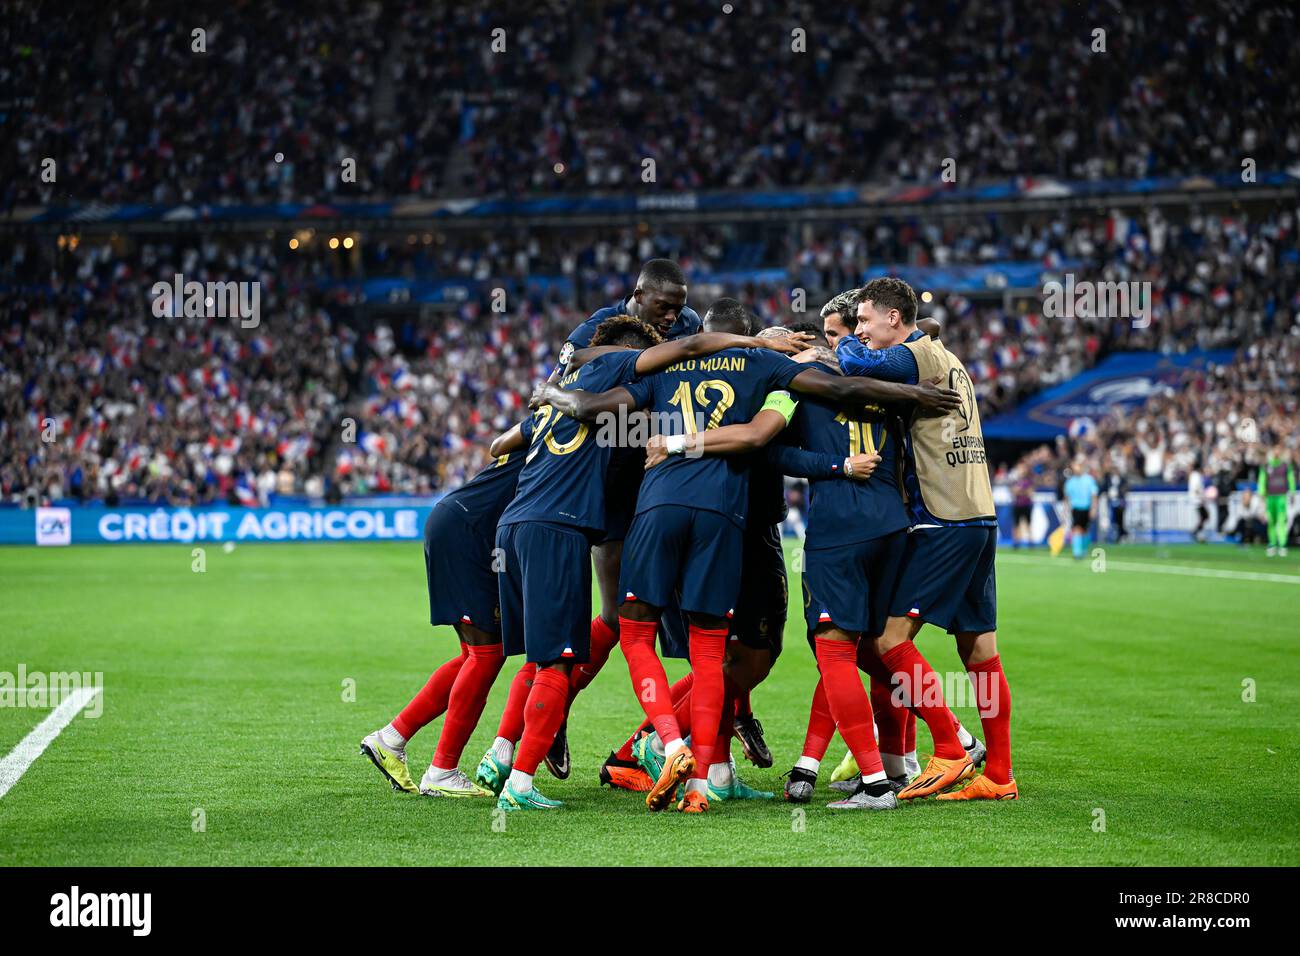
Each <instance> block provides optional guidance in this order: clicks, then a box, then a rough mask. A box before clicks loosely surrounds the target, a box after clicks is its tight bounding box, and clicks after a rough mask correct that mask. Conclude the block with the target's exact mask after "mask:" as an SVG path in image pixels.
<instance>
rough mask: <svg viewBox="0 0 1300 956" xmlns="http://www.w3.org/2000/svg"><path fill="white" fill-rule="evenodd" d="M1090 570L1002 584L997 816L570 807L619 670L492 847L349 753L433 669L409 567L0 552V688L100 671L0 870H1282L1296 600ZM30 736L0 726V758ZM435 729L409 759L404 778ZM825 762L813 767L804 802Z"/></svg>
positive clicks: (1219, 558) (26, 724) (1045, 566)
mask: <svg viewBox="0 0 1300 956" xmlns="http://www.w3.org/2000/svg"><path fill="white" fill-rule="evenodd" d="M1107 557H1108V565H1107V569H1106V571H1105V573H1096V572H1094V570H1093V568H1092V567H1091V564H1090V563H1089V562H1085V563H1083V564H1075V563H1073V562H1072V561H1071V560H1070V559H1069V558H1068V556H1062V557H1060V558H1057V559H1055V560H1053V559H1050V558H1048V557H1047V556H1046V555H1044V554H1034V555H1028V554H1025V555H1020V554H1009V553H1007V552H1005V551H1004V552H1003V553H1002V555H1001V556H1000V562H999V580H998V590H999V597H1000V601H999V603H1000V610H1001V615H1000V617H1001V629H1000V638H1001V641H1000V645H1001V647H1000V649H1001V652H1002V657H1003V661H1004V664H1005V666H1006V670H1007V673H1008V675H1009V678H1010V680H1011V686H1012V691H1013V694H1014V717H1013V744H1014V748H1015V769H1016V776H1017V779H1018V780H1019V782H1020V786H1021V793H1022V799H1021V800H1020V801H1019V802H1017V803H1002V804H976V805H965V804H955V805H954V804H942V803H937V802H935V801H933V800H930V801H925V802H922V803H918V804H914V805H907V806H904V807H903V808H901V809H900V810H898V811H897V812H893V813H883V814H864V813H850V814H836V813H834V812H833V811H829V810H827V809H825V807H824V804H825V803H826V802H827V801H828V800H830V799H832V797H833V793H832V791H829V790H827V789H819V792H818V794H817V800H816V801H815V802H814V803H813V804H812V805H811V806H809V807H807V809H806V815H805V816H803V817H802V818H800V816H799V815H798V814H796V813H794V812H793V808H792V807H791V806H789V805H787V804H785V803H783V802H781V801H779V800H778V801H776V802H772V803H745V804H721V805H715V807H714V809H713V810H712V811H711V812H710V813H709V814H708V815H707V816H705V817H702V818H684V817H681V816H680V815H678V814H675V813H664V814H659V815H651V814H648V813H647V812H646V811H645V808H644V805H643V803H642V800H641V797H640V796H638V795H634V794H629V793H623V792H610V791H609V790H607V789H603V788H600V787H599V786H598V784H597V781H596V771H597V768H598V766H599V764H600V762H601V760H602V759H603V758H604V757H605V755H606V754H607V753H608V752H609V750H610V748H611V747H612V746H614V745H616V744H617V743H619V742H620V741H621V740H622V739H623V738H624V737H625V736H626V735H627V733H628V732H629V730H630V728H631V727H632V726H634V725H635V723H636V722H637V720H638V719H639V716H638V714H639V711H638V710H637V706H636V703H635V701H634V699H633V697H632V694H631V690H630V686H629V682H628V678H627V670H626V667H625V665H624V663H623V660H622V657H621V655H619V654H617V653H616V654H615V655H614V657H613V658H612V659H611V661H610V664H609V666H608V667H607V668H606V670H605V671H604V673H602V674H601V675H600V677H599V678H598V679H597V680H596V682H595V683H594V684H593V685H592V686H591V688H590V689H589V690H588V691H587V692H586V693H585V694H584V695H583V696H582V697H580V698H579V699H578V701H577V702H576V704H575V706H574V713H573V715H572V718H571V720H570V739H571V746H572V752H573V775H572V777H571V778H570V779H569V780H568V781H564V782H558V781H554V780H551V779H550V778H549V777H548V776H547V775H546V772H545V770H542V771H541V772H540V776H539V778H538V780H539V785H540V786H541V788H542V790H543V791H544V792H545V793H546V794H547V795H548V796H551V797H554V798H558V799H561V800H563V801H565V804H566V806H565V808H564V809H563V810H562V811H559V812H556V813H552V814H545V815H537V814H513V815H509V816H507V817H506V818H505V827H504V830H502V831H500V832H498V831H497V830H494V828H493V825H492V824H493V819H492V818H493V814H492V813H491V808H492V806H493V803H492V802H491V801H488V800H482V801H468V800H464V801H453V800H435V799H428V798H422V797H415V796H409V795H405V794H397V793H394V792H392V791H391V790H390V789H389V787H388V785H387V784H386V783H385V782H384V781H383V780H381V779H380V777H379V774H378V773H377V772H376V771H375V769H374V768H373V767H372V766H371V765H370V763H369V762H368V761H366V760H365V758H363V757H361V756H359V755H358V753H357V744H358V741H359V740H360V739H361V737H362V736H363V735H364V734H365V733H367V732H368V731H370V730H373V729H374V728H376V727H379V726H381V725H383V724H384V723H385V722H387V721H388V720H389V719H391V717H392V716H393V714H394V713H396V711H397V710H398V709H399V708H400V707H401V706H402V705H403V704H405V703H406V701H407V699H408V698H409V697H410V695H411V694H412V693H413V692H414V691H415V690H416V689H417V688H418V687H420V686H421V684H422V683H423V682H424V680H425V679H426V677H427V675H428V673H429V671H430V670H432V669H433V668H434V667H435V666H437V665H438V664H440V663H442V661H443V660H445V659H446V658H447V657H448V656H449V655H450V654H451V653H452V651H453V648H454V647H455V644H454V638H453V635H452V632H451V630H450V629H448V628H439V629H436V630H434V629H431V628H429V627H428V626H427V625H426V624H424V621H425V619H426V618H425V614H426V605H425V595H424V584H423V566H422V557H421V553H420V547H419V545H418V544H391V543H383V544H364V545H359V544H322V545H307V544H285V545H274V544H266V545H242V546H240V547H239V548H237V549H236V550H234V551H233V552H231V553H228V554H227V553H224V552H223V551H222V549H221V548H220V547H209V548H208V549H207V570H206V572H205V573H201V574H199V573H193V572H192V571H191V560H192V559H191V555H190V548H189V546H137V547H123V548H95V547H83V548H74V549H67V550H59V549H40V550H34V549H26V548H21V549H20V548H10V549H0V671H9V672H15V671H16V670H17V667H18V665H19V664H20V663H22V664H25V665H26V667H27V669H28V671H29V672H33V671H44V672H50V671H67V670H78V671H102V672H103V673H104V686H105V690H104V695H105V696H104V706H103V714H102V716H101V717H99V718H98V719H86V718H85V717H78V718H77V719H75V720H74V721H73V722H72V723H71V724H70V725H69V726H68V727H67V728H66V729H65V730H64V731H63V733H62V734H61V735H60V736H59V737H58V738H57V739H56V740H54V742H53V743H52V744H51V745H50V746H49V748H48V749H47V750H46V751H45V753H44V754H43V755H42V756H41V757H40V758H39V759H37V760H36V762H35V763H34V764H33V765H32V766H31V767H30V769H29V770H28V771H27V773H26V774H25V775H24V776H23V777H22V778H21V779H20V780H19V781H18V783H17V784H16V785H15V786H14V787H13V789H12V790H11V791H10V792H9V793H8V794H7V795H6V796H4V797H3V798H2V799H0V865H4V866H10V865H15V864H18V865H23V864H68V865H120V864H141V865H145V864H163V865H171V864H186V865H232V864H335V865H353V864H366V865H370V864H398V865H463V864H477V865H522V864H578V865H601V866H609V865H639V864H689V863H707V864H795V865H798V864H822V865H836V864H859V865H882V864H891V865H898V864H902V865H912V864H948V865H961V864H1006V865H1024V864H1066V865H1082V864H1103V865H1127V866H1133V865H1202V864H1272V865H1279V864H1280V865H1292V866H1294V865H1296V864H1298V863H1300V829H1298V828H1297V827H1296V825H1295V824H1296V820H1297V819H1300V794H1298V793H1297V790H1296V785H1295V781H1296V778H1297V770H1298V769H1300V760H1298V759H1297V758H1298V756H1300V745H1298V743H1297V731H1298V730H1300V720H1297V715H1298V714H1300V654H1297V645H1296V638H1297V636H1300V630H1298V629H1297V625H1296V622H1297V620H1298V619H1300V618H1298V615H1297V611H1300V583H1290V582H1288V581H1273V580H1267V579H1250V578H1245V579H1243V578H1241V577H1237V576H1228V577H1213V576H1197V575H1189V574H1186V573H1184V572H1178V573H1163V572H1161V571H1158V570H1155V569H1165V571H1168V570H1169V569H1170V568H1171V567H1174V566H1176V567H1182V568H1188V567H1194V568H1202V569H1207V570H1213V569H1223V570H1228V571H1233V572H1247V573H1251V574H1254V573H1263V574H1285V575H1300V562H1297V560H1296V559H1295V558H1294V557H1292V558H1291V559H1289V560H1287V561H1282V560H1273V561H1266V560H1265V559H1264V557H1263V555H1262V553H1260V552H1255V553H1252V554H1244V553H1241V552H1239V551H1237V550H1234V549H1232V548H1230V547H1219V546H1204V547H1199V548H1198V547H1194V546H1187V547H1181V548H1170V549H1156V548H1141V547H1127V548H1111V549H1109V551H1108V555H1107ZM791 585H792V586H791V590H792V592H793V593H794V594H796V595H797V594H798V585H797V576H794V577H792V582H791ZM802 628H803V623H802V618H801V616H800V615H799V614H797V613H793V614H791V616H790V620H789V625H788V627H787V630H786V651H785V654H784V655H783V656H782V657H781V659H780V661H779V662H778V664H777V667H776V670H775V672H774V673H773V676H772V677H771V678H770V679H769V680H768V682H767V683H766V684H764V685H763V686H762V687H760V688H759V689H758V690H757V691H756V692H755V694H754V704H755V710H756V712H757V714H758V715H759V717H760V718H761V719H762V721H763V723H764V726H765V727H766V730H767V733H768V739H769V742H770V744H771V747H772V750H773V753H774V754H775V756H776V760H777V765H776V766H775V767H774V768H773V769H771V770H766V771H760V770H755V769H753V768H752V767H749V765H748V764H745V763H744V762H742V763H741V769H742V774H743V776H744V777H745V779H746V780H747V781H748V782H749V783H751V784H754V785H757V786H760V787H763V788H766V789H769V790H774V791H777V792H778V793H779V791H780V789H781V784H782V780H781V776H780V775H781V773H782V772H783V771H785V770H787V769H788V768H789V767H790V765H791V764H792V763H793V761H794V759H795V758H796V757H797V756H798V754H799V747H800V745H801V743H802V740H803V732H804V724H805V719H806V717H807V709H808V700H809V697H810V693H811V690H812V686H813V681H814V679H815V678H814V673H815V672H814V667H813V662H812V658H811V655H810V654H809V652H808V648H807V646H806V644H805V643H804V640H803V636H802V634H801V631H802ZM919 641H920V646H921V648H922V650H923V651H924V653H925V654H926V655H927V657H929V659H930V660H931V662H932V663H933V664H934V665H935V667H936V669H938V670H940V671H941V672H947V671H954V670H957V669H958V668H959V664H958V661H957V656H956V653H955V651H954V649H953V646H952V641H951V639H950V638H948V637H947V636H946V635H944V634H942V633H939V632H937V631H935V630H934V629H932V628H927V629H926V630H925V631H923V632H922V635H921V637H920V639H919ZM516 664H517V661H516ZM669 670H670V676H671V677H676V676H677V675H678V674H680V673H681V666H680V664H675V663H674V664H670V668H669ZM511 673H513V669H512V667H511V665H510V664H509V663H508V664H507V668H506V669H505V670H504V671H503V672H502V676H501V678H500V679H499V680H498V681H497V684H496V686H495V687H494V688H493V693H492V697H491V699H490V701H489V703H488V707H487V711H486V712H485V714H484V719H483V721H482V722H481V724H480V726H479V728H478V730H477V731H476V733H475V734H474V736H473V738H472V739H471V741H470V744H469V747H468V748H467V750H466V752H465V756H464V759H463V760H462V767H463V768H465V769H466V770H469V771H471V772H472V770H473V767H474V764H475V763H476V762H477V760H478V758H479V756H480V755H481V754H482V752H483V749H484V748H485V747H486V745H487V743H488V742H489V741H490V739H491V736H492V732H493V730H494V729H495V726H496V719H497V717H498V716H499V714H500V708H501V706H502V704H503V702H504V697H505V691H506V686H507V684H508V678H509V675H510V674H511ZM348 679H351V680H353V681H355V686H356V699H355V701H354V702H348V701H345V700H344V690H343V688H344V682H345V681H346V680H348ZM1248 680H1249V681H1253V682H1254V688H1255V695H1256V699H1255V700H1254V702H1246V701H1244V700H1243V682H1246V681H1248ZM44 713H45V712H44V711H36V710H31V709H26V708H16V707H5V708H0V757H3V755H4V754H7V753H9V751H10V750H11V749H12V748H13V747H14V746H15V744H17V743H18V742H19V741H20V740H21V739H22V738H23V737H24V736H25V735H26V734H27V733H28V732H29V731H30V730H31V729H32V728H33V727H34V726H35V725H36V724H37V723H38V722H39V721H40V720H41V718H42V717H43V716H44ZM958 714H959V716H960V717H961V719H962V721H963V722H964V723H965V724H966V725H967V726H968V727H971V728H973V729H976V730H978V726H979V723H978V719H977V717H976V715H975V714H974V712H973V711H972V710H970V709H969V708H959V709H958ZM438 726H439V724H434V725H433V726H431V727H429V728H426V729H425V730H424V731H422V732H421V733H420V735H419V736H417V737H416V738H415V740H414V741H413V742H412V744H411V747H410V750H409V754H410V759H411V767H412V772H413V775H414V776H415V777H416V778H417V779H418V777H419V774H420V772H421V770H422V768H423V766H424V764H425V762H426V761H427V760H428V759H429V757H430V756H431V754H432V751H433V745H434V740H435V734H436V731H437V728H438ZM921 737H922V739H921V744H920V749H921V750H922V751H924V750H925V748H926V746H927V744H928V739H929V738H928V735H926V734H925V733H924V731H923V732H922V735H921ZM842 753H843V747H842V745H841V744H840V742H839V741H838V740H837V741H836V742H835V743H834V744H832V749H831V752H830V753H829V754H828V759H827V767H826V769H825V772H824V773H823V784H824V782H825V780H826V779H827V777H828V774H829V767H830V766H832V765H833V764H834V762H835V761H837V760H838V759H839V757H840V756H841V754H842ZM200 809H201V810H202V817H203V819H204V820H205V824H206V825H205V827H204V828H203V829H202V830H201V831H199V830H196V826H195V821H196V819H197V815H196V811H197V810H200ZM1103 814H1104V818H1103V816H1102V815H1103ZM1103 819H1104V830H1103V829H1102V828H1101V823H1102V822H1103Z"/></svg>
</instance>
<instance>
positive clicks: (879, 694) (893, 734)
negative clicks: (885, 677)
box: [871, 676, 912, 757]
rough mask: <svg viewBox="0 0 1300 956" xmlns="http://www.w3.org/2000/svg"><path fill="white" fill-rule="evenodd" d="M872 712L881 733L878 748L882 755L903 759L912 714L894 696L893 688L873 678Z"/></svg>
mask: <svg viewBox="0 0 1300 956" xmlns="http://www.w3.org/2000/svg"><path fill="white" fill-rule="evenodd" d="M871 710H872V712H873V713H875V715H876V729H877V730H878V731H879V732H880V739H879V741H877V746H879V748H880V752H881V753H886V754H894V755H895V756H898V757H901V756H902V755H903V754H905V753H907V752H908V751H907V750H906V749H905V739H904V738H905V737H906V735H907V721H908V719H909V718H911V716H912V713H911V711H909V710H908V709H907V708H906V707H904V706H903V704H902V702H901V701H899V700H898V698H896V697H895V696H894V693H893V688H891V687H890V686H889V685H888V684H882V683H881V682H880V681H879V680H877V679H876V678H875V676H872V678H871Z"/></svg>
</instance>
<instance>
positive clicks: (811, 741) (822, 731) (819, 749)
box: [803, 678, 835, 761]
mask: <svg viewBox="0 0 1300 956" xmlns="http://www.w3.org/2000/svg"><path fill="white" fill-rule="evenodd" d="M834 736H835V718H834V717H832V716H831V705H830V704H829V703H827V701H826V687H825V685H823V684H822V682H821V679H820V678H818V680H817V687H816V688H815V689H814V690H813V697H812V710H810V711H809V712H808V732H807V733H806V734H804V738H803V755H804V756H805V757H811V758H812V759H813V760H817V761H820V760H821V759H822V758H823V757H825V756H826V748H827V747H829V746H830V745H831V738H832V737H834Z"/></svg>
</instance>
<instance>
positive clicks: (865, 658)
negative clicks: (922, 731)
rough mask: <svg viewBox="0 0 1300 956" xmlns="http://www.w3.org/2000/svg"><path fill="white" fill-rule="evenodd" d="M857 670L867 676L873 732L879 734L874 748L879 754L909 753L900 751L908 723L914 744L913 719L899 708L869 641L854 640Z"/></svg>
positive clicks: (886, 670) (889, 676)
mask: <svg viewBox="0 0 1300 956" xmlns="http://www.w3.org/2000/svg"><path fill="white" fill-rule="evenodd" d="M858 667H859V668H861V669H862V670H864V671H866V672H867V673H868V674H870V675H871V710H872V712H873V713H874V714H875V716H876V730H877V731H879V735H880V736H879V741H878V744H877V746H878V748H879V750H880V752H881V753H887V754H894V755H895V756H902V755H903V754H905V753H909V752H910V750H911V748H908V749H907V750H903V749H901V748H903V747H905V746H906V740H905V738H906V733H907V726H908V724H909V722H910V723H911V725H912V730H913V737H912V739H913V741H915V739H916V736H915V731H916V718H915V717H913V716H912V712H911V711H910V710H908V709H907V708H906V707H905V706H904V705H903V702H902V700H901V699H900V698H899V695H897V694H895V693H894V682H893V675H892V674H890V673H889V668H888V667H886V666H885V662H884V661H882V660H881V659H880V657H879V656H878V655H877V654H876V651H875V648H874V646H873V645H872V643H871V642H870V641H865V640H859V641H858ZM914 746H915V744H914ZM895 748H900V749H895Z"/></svg>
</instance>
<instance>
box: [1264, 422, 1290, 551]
mask: <svg viewBox="0 0 1300 956" xmlns="http://www.w3.org/2000/svg"><path fill="white" fill-rule="evenodd" d="M1259 494H1260V497H1262V498H1263V499H1264V506H1265V509H1266V513H1267V515H1268V556H1269V557H1270V558H1271V557H1273V556H1275V555H1280V556H1281V557H1286V532H1287V528H1288V526H1289V525H1290V521H1289V520H1288V519H1289V515H1288V514H1287V511H1286V503H1287V496H1288V495H1293V494H1295V466H1293V465H1292V464H1291V462H1290V461H1288V460H1287V457H1286V449H1285V448H1283V447H1282V446H1281V445H1277V446H1275V447H1274V448H1273V452H1272V454H1270V455H1269V456H1268V459H1267V460H1266V461H1265V462H1264V464H1262V465H1260V468H1259Z"/></svg>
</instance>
